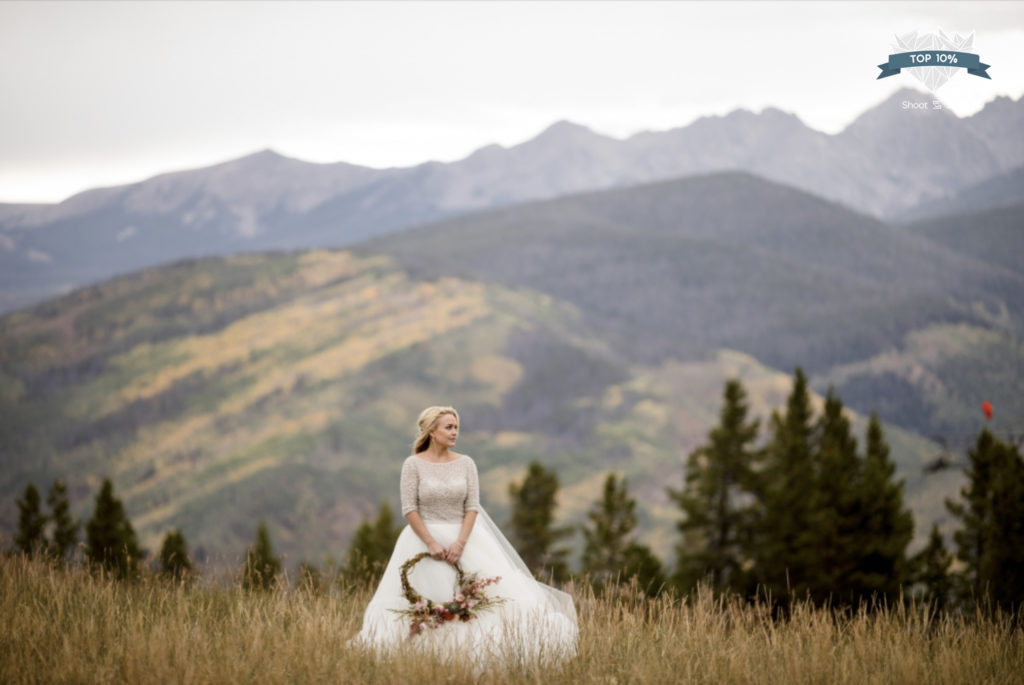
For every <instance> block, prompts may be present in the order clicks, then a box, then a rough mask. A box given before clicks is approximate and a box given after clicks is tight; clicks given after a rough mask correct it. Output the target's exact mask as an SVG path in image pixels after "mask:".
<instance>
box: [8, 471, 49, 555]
mask: <svg viewBox="0 0 1024 685" xmlns="http://www.w3.org/2000/svg"><path fill="white" fill-rule="evenodd" d="M15 503H17V505H18V532H17V533H16V534H15V536H14V544H15V545H16V546H17V548H18V549H19V550H21V551H22V552H23V553H25V554H26V555H27V556H30V557H34V556H35V555H36V554H38V553H40V552H42V551H43V550H44V549H45V547H46V537H45V531H46V515H45V514H43V510H42V508H41V507H40V497H39V490H37V489H36V486H35V485H34V484H33V483H29V484H28V485H26V486H25V494H24V495H22V498H21V499H15Z"/></svg>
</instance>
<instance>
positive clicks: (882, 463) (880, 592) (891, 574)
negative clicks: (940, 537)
mask: <svg viewBox="0 0 1024 685" xmlns="http://www.w3.org/2000/svg"><path fill="white" fill-rule="evenodd" d="M895 472H896V465H895V464H894V463H893V462H892V460H890V459H889V445H888V444H887V443H886V441H885V435H884V433H883V431H882V424H881V422H880V421H879V420H878V416H876V415H875V414H872V415H871V421H870V422H869V423H868V432H867V452H866V454H865V458H864V475H863V478H862V479H861V482H860V487H859V488H858V493H857V494H858V500H859V506H858V509H859V521H858V525H857V530H855V531H854V533H853V536H852V539H851V540H850V546H851V548H852V549H854V550H856V552H857V556H856V558H855V568H854V573H853V575H852V578H851V583H850V585H851V588H852V590H853V591H854V592H855V593H856V595H857V596H858V597H859V598H860V599H862V600H868V599H870V598H871V597H872V596H873V595H877V596H880V597H888V598H890V599H895V598H896V597H898V596H899V592H900V588H901V586H902V585H903V584H904V583H906V582H908V581H909V580H910V565H909V562H908V560H907V545H909V544H910V540H911V538H913V536H914V517H913V515H912V514H911V513H910V511H909V510H908V509H906V508H905V507H904V505H903V481H902V480H899V481H896V480H894V474H895Z"/></svg>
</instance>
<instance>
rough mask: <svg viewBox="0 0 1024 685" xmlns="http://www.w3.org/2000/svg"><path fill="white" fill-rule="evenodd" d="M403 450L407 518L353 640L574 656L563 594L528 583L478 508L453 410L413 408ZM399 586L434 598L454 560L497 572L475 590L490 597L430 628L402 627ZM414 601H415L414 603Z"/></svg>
mask: <svg viewBox="0 0 1024 685" xmlns="http://www.w3.org/2000/svg"><path fill="white" fill-rule="evenodd" d="M417 423H418V427H419V431H418V434H417V437H416V441H415V442H414V444H413V454H412V455H411V456H410V457H408V458H407V459H406V460H405V463H404V464H403V465H402V479H401V494H402V514H403V515H404V516H405V518H406V520H408V522H409V525H408V526H406V527H405V528H404V529H403V530H402V533H401V534H400V535H399V537H398V541H397V542H396V543H395V550H394V552H393V553H392V555H391V560H390V561H389V562H388V565H387V568H386V569H385V570H384V575H383V577H382V578H381V581H380V585H379V586H378V587H377V591H376V593H375V594H374V596H373V599H371V600H370V604H369V605H368V606H367V607H366V613H365V614H364V616H363V628H362V630H361V631H360V632H359V634H358V635H357V636H356V637H355V638H354V640H355V642H356V644H358V645H360V646H363V647H369V648H373V649H376V650H391V649H395V648H399V647H403V646H404V647H411V648H416V649H427V650H430V651H433V652H435V653H437V654H438V655H440V656H453V657H467V658H469V659H471V660H472V661H474V662H477V663H485V662H488V661H493V660H541V661H549V660H557V659H562V658H565V657H568V656H572V655H574V654H575V653H576V639H577V634H578V628H577V622H576V609H575V606H574V604H573V601H572V598H571V597H570V596H569V595H568V594H566V593H564V592H561V591H560V590H556V589H554V588H552V587H550V586H548V585H544V584H543V583H539V582H537V581H536V580H534V578H533V576H532V575H531V574H530V572H529V570H528V569H527V567H526V565H525V564H524V563H523V561H522V559H521V558H520V557H519V554H518V553H516V551H515V549H513V547H512V545H510V544H509V542H508V540H506V539H505V536H504V535H502V533H501V531H500V530H498V527H497V526H496V525H494V522H493V521H492V520H491V519H490V517H489V516H488V515H487V513H486V512H485V511H484V509H483V507H481V506H480V485H479V480H478V476H477V470H476V464H475V463H474V462H473V460H472V459H471V458H470V457H468V456H466V455H464V454H457V453H455V452H454V451H452V448H453V447H454V446H455V441H456V440H457V439H458V436H459V415H458V413H457V412H456V411H455V409H453V408H452V407H428V408H427V409H424V410H423V412H422V413H421V414H420V417H419V420H418V422H417ZM423 553H426V554H428V555H429V558H423V559H422V560H421V561H419V562H417V563H414V564H412V565H411V566H410V565H407V571H408V584H409V586H410V587H411V588H412V589H413V592H414V593H415V594H418V595H419V596H421V597H422V598H423V599H424V600H426V599H429V600H431V601H432V602H433V603H434V604H440V603H445V602H452V601H453V599H455V597H456V595H457V594H458V588H457V584H458V579H457V576H456V570H455V568H456V567H455V565H456V564H457V565H459V566H460V567H461V568H462V570H463V571H464V573H466V574H476V575H477V577H478V578H479V579H481V580H484V579H489V578H500V580H498V581H497V582H494V583H493V584H490V585H488V586H487V587H486V588H485V590H484V591H485V592H486V594H487V595H488V596H489V597H490V598H493V599H499V598H500V600H499V603H497V604H492V605H490V606H486V607H485V608H484V609H482V610H478V611H475V612H474V616H473V617H472V618H471V619H468V620H466V619H465V618H464V619H463V620H450V621H446V622H442V623H440V625H438V626H437V627H435V628H429V627H427V628H423V629H417V630H411V629H410V628H411V620H410V616H409V615H408V614H402V613H400V612H403V611H405V612H408V611H409V610H410V609H413V608H414V607H413V604H412V603H411V602H410V601H409V599H407V596H408V594H409V593H408V591H407V590H406V591H405V592H403V586H402V578H401V575H402V566H403V564H406V562H407V561H409V560H410V559H412V558H413V557H416V556H417V555H420V554H423ZM420 606H422V604H421V605H420Z"/></svg>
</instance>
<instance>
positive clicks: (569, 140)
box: [0, 90, 1024, 311]
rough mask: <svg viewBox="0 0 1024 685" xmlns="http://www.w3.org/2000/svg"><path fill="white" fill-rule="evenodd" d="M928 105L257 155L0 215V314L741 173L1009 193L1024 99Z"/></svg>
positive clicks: (890, 209) (840, 188) (872, 205)
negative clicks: (813, 120)
mask: <svg viewBox="0 0 1024 685" xmlns="http://www.w3.org/2000/svg"><path fill="white" fill-rule="evenodd" d="M933 100H934V98H933V97H931V96H925V95H923V94H922V93H920V92H918V91H913V90H901V91H899V92H897V93H895V94H893V95H892V96H891V97H889V98H888V99H886V100H885V101H884V102H882V103H881V104H879V105H878V106H876V107H874V108H872V109H870V110H868V111H867V112H865V113H863V114H862V115H861V116H860V117H858V118H857V119H856V120H855V121H854V122H853V123H851V124H850V125H849V126H848V127H847V128H846V129H845V130H843V131H842V132H840V133H838V134H835V135H829V134H825V133H821V132H819V131H815V130H813V129H811V128H809V127H807V126H806V125H804V124H803V123H802V122H801V121H800V120H799V119H798V118H797V117H795V116H793V115H791V114H787V113H785V112H782V111H780V110H778V109H773V108H768V109H765V110H764V111H762V112H760V113H752V112H749V111H746V110H737V111H734V112H732V113H730V114H728V115H726V116H721V117H719V116H713V117H704V118H701V119H698V120H697V121H695V122H693V123H692V124H690V125H688V126H685V127H680V128H676V129H671V130H667V131H660V132H645V133H639V134H636V135H634V136H631V137H629V138H627V139H625V140H619V139H615V138H611V137H608V136H603V135H601V134H598V133H595V132H593V131H591V130H589V129H587V128H585V127H583V126H580V125H577V124H572V123H569V122H559V123H556V124H554V125H552V126H551V127H549V128H548V129H546V130H545V131H543V132H542V133H541V134H540V135H538V136H537V137H536V138H534V139H532V140H529V141H527V142H525V143H522V144H520V145H516V146H513V147H510V148H503V147H501V146H498V145H490V146H487V147H484V148H482V149H480V150H477V151H476V152H474V153H473V154H471V155H470V156H468V157H466V158H465V159H463V160H460V161H457V162H452V163H438V162H427V163H424V164H420V165H417V166H414V167H409V168H392V169H371V168H367V167H360V166H355V165H351V164H346V163H336V164H313V163H308V162H302V161H299V160H294V159H288V158H286V157H282V156H281V155H279V154H277V153H274V152H272V151H269V150H267V151H263V152H260V153H257V154H254V155H251V156H248V157H244V158H242V159H237V160H233V161H230V162H226V163H223V164H219V165H216V166H213V167H208V168H203V169H196V170H190V171H181V172H175V173H169V174H163V175H160V176H157V177H154V178H152V179H149V180H146V181H142V182H140V183H135V184H131V185H127V186H120V187H115V188H103V189H95V190H90V191H86V192H84V193H81V194H78V195H75V196H73V197H71V198H68V199H67V200H65V201H64V202H61V203H59V204H56V205H0V311H11V310H14V309H17V308H20V307H23V306H27V305H29V304H32V303H34V302H38V301H41V300H43V299H45V298H47V297H50V296H52V295H55V294H57V293H60V292H67V291H69V290H71V289H73V288H75V287H78V286H82V285H86V284H88V283H93V282H95V281H97V280H100V279H103V278H108V277H110V276H113V275H116V274H122V273H129V272H131V271H134V270H137V269H141V268H146V267H149V266H155V265H157V264H163V263H167V262H169V261H173V260H176V259H181V258H188V257H199V256H208V255H223V254H234V253H239V252H251V251H258V250H266V249H310V248H316V247H341V246H347V245H353V244H356V243H358V242H360V241H362V240H365V239H368V238H372V237H375V236H379V235H383V234H387V233H390V232H393V231H396V230H399V229H401V228H405V227H408V226H413V225H418V224H423V223H427V222H431V221H436V220H439V219H442V218H445V217H449V216H454V215H457V214H462V213H466V212H471V211H480V210H485V209H489V208H497V207H504V206H511V205H514V204H518V203H522V202H528V201H533V200H538V199H544V198H553V197H558V196H561V195H565V194H569V193H578V192H584V191H591V190H601V189H609V188H617V187H629V186H633V185H638V184H644V183H649V182H651V181H657V180H667V179H672V178H678V177H684V176H690V175H696V174H706V173H709V172H716V171H725V170H741V171H748V172H751V173H754V174H757V175H759V176H761V177H763V178H766V179H769V180H774V181H778V182H781V183H784V184H787V185H791V186H793V187H795V188H799V189H802V190H805V191H808V192H811V193H813V194H816V195H818V196H820V197H822V198H825V199H828V200H831V201H834V202H838V203H841V204H844V205H846V206H847V207H849V208H852V209H854V210H855V211H857V212H859V213H864V214H867V215H870V216H873V217H876V218H882V219H901V217H902V218H904V219H913V218H920V217H922V216H924V215H925V214H927V211H928V210H927V208H928V207H930V206H934V205H936V204H937V203H942V202H955V201H956V200H955V198H956V197H957V196H958V193H960V192H961V191H966V190H968V189H972V188H973V187H975V186H977V185H978V184H983V183H986V182H991V183H996V184H998V181H996V179H999V178H1003V177H1005V178H1006V183H1008V184H1009V188H1008V189H1007V190H1006V191H1003V192H1010V191H1014V190H1015V191H1016V192H1017V193H1018V195H1017V196H1019V193H1020V191H1021V190H1022V188H1021V182H1022V178H1021V176H1020V174H1019V168H1020V167H1021V166H1022V165H1024V143H1021V142H1019V141H1020V140H1021V136H1020V132H1021V131H1022V130H1024V103H1022V101H1021V100H1020V99H1017V100H1011V99H1009V98H1005V97H1000V98H996V99H995V100H993V101H992V102H990V103H989V104H988V105H987V106H986V107H985V108H984V109H982V110H981V111H979V112H978V113H977V114H975V115H973V116H971V117H968V118H965V119H959V118H957V117H956V116H954V115H953V114H951V113H950V112H949V111H948V110H947V109H944V108H943V109H934V108H933ZM904 102H925V103H926V104H927V105H928V108H926V109H923V110H922V109H904V107H903V103H904ZM1014 170H1018V171H1017V173H1016V175H1014ZM915 212H916V214H915ZM940 213H941V212H940Z"/></svg>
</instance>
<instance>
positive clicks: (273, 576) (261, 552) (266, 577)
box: [242, 521, 281, 590]
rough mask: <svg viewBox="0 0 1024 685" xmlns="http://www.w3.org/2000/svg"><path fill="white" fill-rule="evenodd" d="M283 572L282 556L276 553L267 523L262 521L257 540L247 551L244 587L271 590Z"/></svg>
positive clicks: (243, 579) (243, 578) (257, 532)
mask: <svg viewBox="0 0 1024 685" xmlns="http://www.w3.org/2000/svg"><path fill="white" fill-rule="evenodd" d="M280 573H281V558H280V557H279V556H276V555H275V554H274V546H273V544H271V542H270V533H269V532H268V531H267V524H266V523H264V522H263V521H260V523H259V526H257V528H256V541H255V542H254V543H253V544H252V546H251V547H249V549H248V550H247V551H246V554H245V566H244V568H243V569H242V587H243V588H245V589H246V590H271V589H273V587H274V585H275V584H276V583H277V577H278V575H279V574H280Z"/></svg>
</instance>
